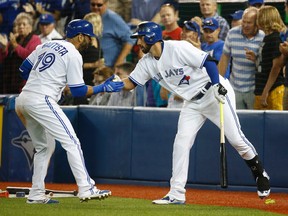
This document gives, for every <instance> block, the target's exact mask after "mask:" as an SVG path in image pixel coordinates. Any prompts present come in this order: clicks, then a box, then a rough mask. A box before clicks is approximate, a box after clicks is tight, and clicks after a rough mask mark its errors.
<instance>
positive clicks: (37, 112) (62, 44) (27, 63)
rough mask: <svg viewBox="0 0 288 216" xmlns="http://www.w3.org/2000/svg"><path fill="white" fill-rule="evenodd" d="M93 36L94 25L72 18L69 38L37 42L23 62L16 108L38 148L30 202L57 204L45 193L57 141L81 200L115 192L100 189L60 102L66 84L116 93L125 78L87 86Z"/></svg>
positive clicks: (76, 89) (81, 90)
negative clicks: (85, 55) (85, 57)
mask: <svg viewBox="0 0 288 216" xmlns="http://www.w3.org/2000/svg"><path fill="white" fill-rule="evenodd" d="M91 37H95V35H94V33H93V27H92V24H91V23H90V22H88V21H86V20H81V19H78V20H73V21H71V22H70V23H69V24H68V26H67V31H66V40H55V41H49V42H46V43H44V44H41V45H39V46H38V47H37V48H36V50H35V51H33V52H32V53H31V54H30V55H29V56H28V57H27V58H26V59H25V60H24V61H23V63H22V65H21V66H20V71H21V75H22V77H23V78H24V79H27V82H26V85H25V86H24V88H23V89H22V92H21V94H20V95H19V96H18V97H17V98H16V113H17V115H18V116H19V118H20V119H21V121H22V122H23V124H24V126H25V127H26V129H27V131H28V133H29V135H30V137H31V139H32V143H33V145H34V148H35V150H36V153H35V155H34V173H33V178H32V188H31V190H30V192H29V196H28V199H27V203H28V204H34V203H40V204H53V203H58V201H57V200H51V199H50V198H49V197H46V195H45V184H44V179H45V176H46V174H47V169H48V166H49V161H50V158H51V156H52V154H53V152H54V149H55V141H54V140H58V141H59V142H60V143H61V145H62V147H63V148H64V149H65V150H66V152H67V158H68V162H69V165H70V167H71V170H72V172H73V174H74V177H75V179H76V183H77V185H78V191H79V193H78V197H79V198H80V201H83V200H88V199H102V198H106V197H108V196H109V195H111V191H109V190H99V189H98V188H97V187H96V186H95V182H94V180H93V179H91V178H90V176H89V174H88V172H87V169H86V167H85V163H84V158H83V154H82V150H81V144H80V141H79V139H78V138H77V135H76V134H75V131H74V129H73V127H72V125H71V123H70V121H69V120H68V118H67V117H66V115H65V114H64V112H63V110H62V109H61V108H60V106H59V105H58V104H57V101H58V99H59V98H60V97H61V93H62V90H63V89H64V88H65V86H66V85H68V86H69V88H70V91H71V93H72V95H73V96H74V97H77V96H79V97H81V96H85V95H86V96H90V95H92V94H97V93H99V92H117V91H120V90H121V89H122V88H123V82H121V81H119V82H113V81H112V80H113V78H114V76H112V77H110V78H109V79H107V80H106V81H105V82H104V83H103V84H101V85H98V86H93V87H92V86H88V85H85V83H84V80H83V71H82V65H83V61H82V57H81V55H80V53H79V51H80V50H83V49H85V48H87V46H88V45H89V43H90V42H91Z"/></svg>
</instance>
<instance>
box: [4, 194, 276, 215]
mask: <svg viewBox="0 0 288 216" xmlns="http://www.w3.org/2000/svg"><path fill="white" fill-rule="evenodd" d="M56 199H57V200H59V201H60V203H59V204H50V205H49V204H46V205H44V204H26V203H25V201H26V199H25V198H10V199H8V198H0V216H42V215H49V216H94V215H95V216H114V215H115V216H122V215H123V216H142V215H144V216H145V215H149V216H150V215H151V216H158V215H163V216H170V215H171V216H182V215H183V216H189V215H193V216H197V215H201V216H202V215H203V216H216V215H219V216H220V215H221V216H234V215H237V216H241V215H243V216H266V215H267V216H268V215H269V216H276V215H280V214H276V213H270V212H265V211H260V210H256V209H247V208H232V207H217V206H206V205H190V204H189V205H188V204H186V205H165V206H163V205H161V206H160V205H153V204H152V203H151V201H150V200H144V199H132V198H119V197H110V198H108V199H106V200H103V201H98V200H90V201H89V202H83V203H80V202H79V199H78V198H56Z"/></svg>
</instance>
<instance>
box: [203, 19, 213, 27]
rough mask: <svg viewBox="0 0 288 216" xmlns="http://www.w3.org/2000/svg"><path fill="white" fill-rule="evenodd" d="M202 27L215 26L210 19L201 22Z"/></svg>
mask: <svg viewBox="0 0 288 216" xmlns="http://www.w3.org/2000/svg"><path fill="white" fill-rule="evenodd" d="M203 25H204V26H213V25H215V24H214V23H213V20H212V19H210V20H205V21H204V22H203Z"/></svg>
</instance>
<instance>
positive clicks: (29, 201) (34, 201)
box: [26, 197, 59, 204]
mask: <svg viewBox="0 0 288 216" xmlns="http://www.w3.org/2000/svg"><path fill="white" fill-rule="evenodd" d="M26 203H27V204H58V203H59V201H58V200H52V199H50V198H48V197H47V198H46V199H43V200H31V199H27V201H26Z"/></svg>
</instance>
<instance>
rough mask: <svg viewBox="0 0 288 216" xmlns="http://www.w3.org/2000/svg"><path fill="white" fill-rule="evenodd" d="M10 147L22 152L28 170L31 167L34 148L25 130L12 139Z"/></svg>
mask: <svg viewBox="0 0 288 216" xmlns="http://www.w3.org/2000/svg"><path fill="white" fill-rule="evenodd" d="M11 142H12V145H14V146H15V147H17V148H20V149H22V150H23V152H24V154H25V157H26V159H27V162H28V165H29V168H30V170H32V167H33V159H34V153H35V151H34V147H33V144H32V140H31V137H30V136H29V134H28V131H27V130H23V131H22V132H21V134H20V135H19V136H18V137H15V138H13V139H12V141H11Z"/></svg>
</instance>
